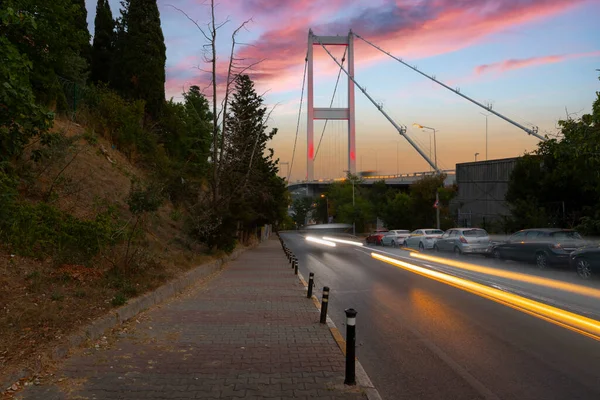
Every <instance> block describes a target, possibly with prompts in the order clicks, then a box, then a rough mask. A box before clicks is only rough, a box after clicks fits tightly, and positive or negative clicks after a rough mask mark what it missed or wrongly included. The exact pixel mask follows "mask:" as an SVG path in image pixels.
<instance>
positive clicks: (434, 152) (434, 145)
mask: <svg viewBox="0 0 600 400" xmlns="http://www.w3.org/2000/svg"><path fill="white" fill-rule="evenodd" d="M413 126H414V127H416V128H419V129H430V130H432V131H433V165H434V166H435V171H436V172H437V171H438V166H437V142H436V139H435V128H430V127H428V126H423V125H420V124H416V123H415V124H413ZM429 148H430V149H431V144H430V145H429Z"/></svg>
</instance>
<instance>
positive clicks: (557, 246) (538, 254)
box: [490, 228, 586, 269]
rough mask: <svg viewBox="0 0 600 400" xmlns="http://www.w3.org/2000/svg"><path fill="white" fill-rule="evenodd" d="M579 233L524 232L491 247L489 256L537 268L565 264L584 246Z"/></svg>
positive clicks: (554, 230)
mask: <svg viewBox="0 0 600 400" xmlns="http://www.w3.org/2000/svg"><path fill="white" fill-rule="evenodd" d="M585 244H586V242H585V241H584V240H583V239H582V238H581V236H580V235H579V233H577V232H576V231H574V230H571V229H557V228H545V229H524V230H522V231H519V232H516V233H514V234H513V235H512V236H511V237H509V238H508V240H507V241H506V242H505V243H497V244H494V245H492V248H491V249H490V254H491V256H492V257H494V258H496V259H500V260H515V261H525V262H533V263H535V264H536V265H537V266H538V268H540V269H544V268H546V267H548V266H549V265H561V264H562V265H568V264H569V254H571V252H573V251H574V250H576V249H578V248H580V247H583V246H585Z"/></svg>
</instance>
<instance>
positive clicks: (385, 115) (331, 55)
mask: <svg viewBox="0 0 600 400" xmlns="http://www.w3.org/2000/svg"><path fill="white" fill-rule="evenodd" d="M315 40H316V41H317V42H318V43H319V44H320V45H321V47H323V49H324V50H325V51H326V52H327V54H329V57H331V59H332V60H333V61H334V62H335V63H336V64H337V65H338V66H339V67H340V68H341V70H342V71H344V73H345V74H346V75H347V76H348V78H350V80H351V81H352V82H353V83H354V85H355V86H356V87H357V88H358V89H359V90H360V91H361V92H363V94H364V95H365V96H367V98H368V99H369V100H371V103H373V104H374V105H375V107H377V109H378V110H379V112H380V113H382V114H383V116H384V117H385V118H386V119H387V120H388V121H389V122H390V123H391V124H392V125H393V126H394V128H396V130H397V131H398V133H399V134H400V135H401V136H403V137H404V138H405V139H406V140H407V141H408V143H410V145H411V146H412V147H413V148H414V149H415V150H416V151H417V152H418V153H419V154H420V155H421V157H423V158H424V159H425V161H427V163H428V164H429V165H431V166H432V167H433V168H434V169H435V170H436V171H437V172H439V169H438V168H437V166H436V165H435V164H434V162H433V161H431V159H430V158H429V157H427V154H425V152H423V150H421V148H420V147H419V146H417V144H416V143H415V142H414V141H413V140H412V138H411V137H410V136H408V135H407V134H406V127H405V126H403V127H400V126H399V125H398V124H397V123H396V122H395V121H394V120H393V119H392V118H391V117H390V116H389V115H388V114H387V113H386V112H385V111H384V110H383V107H382V106H381V105H379V104H377V102H376V101H375V100H373V98H372V97H371V96H370V95H369V94H368V93H367V91H366V90H365V89H364V88H363V87H362V86H360V85H359V84H358V82H356V80H355V79H354V77H352V76H350V74H349V73H348V71H346V70H345V69H344V67H342V65H341V64H340V63H339V62H338V60H337V59H336V58H335V57H334V56H333V54H331V52H330V51H329V50H328V49H327V47H325V46H324V45H323V43H321V40H320V39H319V37H318V36H315Z"/></svg>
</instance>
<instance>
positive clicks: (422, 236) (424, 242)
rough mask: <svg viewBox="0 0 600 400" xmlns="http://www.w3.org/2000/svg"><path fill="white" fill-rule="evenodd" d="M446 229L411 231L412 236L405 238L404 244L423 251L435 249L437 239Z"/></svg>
mask: <svg viewBox="0 0 600 400" xmlns="http://www.w3.org/2000/svg"><path fill="white" fill-rule="evenodd" d="M443 234H444V231H442V230H440V229H417V230H415V231H412V232H411V233H410V236H409V237H407V238H406V239H404V246H405V247H410V248H413V249H417V248H418V249H419V250H421V251H423V250H425V249H433V245H434V244H435V241H436V240H437V239H439V238H440V237H442V235H443Z"/></svg>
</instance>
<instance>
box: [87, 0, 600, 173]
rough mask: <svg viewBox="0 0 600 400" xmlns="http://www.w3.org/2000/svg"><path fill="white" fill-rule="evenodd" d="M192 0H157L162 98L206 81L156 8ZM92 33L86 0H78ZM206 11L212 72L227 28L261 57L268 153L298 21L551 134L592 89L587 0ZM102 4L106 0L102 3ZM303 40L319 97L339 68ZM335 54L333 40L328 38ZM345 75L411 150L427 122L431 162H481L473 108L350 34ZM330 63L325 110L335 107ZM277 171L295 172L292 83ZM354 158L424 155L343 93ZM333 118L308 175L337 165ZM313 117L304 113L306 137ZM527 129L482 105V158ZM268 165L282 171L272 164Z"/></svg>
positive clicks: (401, 1)
mask: <svg viewBox="0 0 600 400" xmlns="http://www.w3.org/2000/svg"><path fill="white" fill-rule="evenodd" d="M206 3H210V2H203V1H198V0H165V1H163V0H159V2H158V4H159V9H160V12H161V20H162V28H163V32H164V35H165V42H166V45H167V83H166V92H167V98H171V97H173V98H174V99H175V100H181V98H182V96H181V93H182V91H183V90H186V89H187V88H189V86H190V85H198V86H200V87H205V86H206V85H207V84H208V82H209V80H208V79H207V77H206V74H205V73H203V72H201V71H199V70H198V69H197V68H195V67H198V66H200V68H205V69H208V65H205V64H204V63H203V58H202V46H203V45H204V44H206V40H205V39H204V38H203V36H202V35H201V33H200V32H199V31H198V30H197V28H196V27H195V26H194V24H193V23H192V22H190V21H189V20H187V19H186V17H185V16H184V15H182V14H181V13H180V12H178V11H177V10H175V9H174V8H172V7H170V6H169V5H173V6H175V7H178V8H180V9H182V10H185V11H186V13H188V14H189V15H190V16H191V17H192V18H193V19H194V20H196V21H197V22H198V23H199V24H200V25H201V26H206V24H207V23H208V22H209V18H210V13H209V12H210V7H208V6H207V5H206ZM86 4H87V8H88V22H89V26H90V32H91V33H92V34H93V23H94V15H95V10H96V0H86ZM217 4H218V6H217V8H216V15H217V20H218V21H221V22H222V21H225V20H226V19H227V18H229V20H230V22H228V23H227V24H226V25H225V26H224V27H223V28H222V29H221V30H219V32H218V35H219V37H218V41H219V45H218V48H219V53H220V55H219V68H220V73H221V74H225V73H226V65H227V59H228V56H229V52H230V50H231V33H232V31H233V30H234V29H235V28H237V27H238V26H239V25H240V24H241V23H242V22H243V21H245V20H249V19H251V21H250V22H249V23H248V24H247V29H246V30H243V31H241V32H240V34H239V35H238V38H237V41H238V42H239V43H240V46H239V47H238V48H237V57H239V58H240V59H244V62H246V63H251V62H256V61H259V60H263V61H261V62H260V63H259V64H258V66H256V67H255V68H254V69H252V71H251V72H250V73H249V75H250V76H251V77H252V79H253V80H254V81H255V82H256V85H257V90H258V91H259V92H260V93H265V94H264V99H265V102H266V104H267V105H268V107H269V108H271V107H273V106H275V110H274V111H273V113H272V115H271V121H270V124H269V125H270V126H272V127H277V128H278V129H279V132H278V134H277V136H276V138H275V139H274V141H273V143H272V145H273V147H274V149H275V155H276V157H278V158H279V159H280V160H281V161H282V162H290V163H291V161H292V150H293V146H294V138H295V135H296V123H297V119H298V110H299V104H300V98H301V95H300V94H301V89H302V76H303V70H304V58H305V55H306V50H307V35H308V29H309V28H312V30H313V32H314V33H315V34H316V35H347V34H348V30H349V29H352V30H353V31H354V32H356V33H358V34H359V35H361V36H363V37H365V38H366V39H368V40H370V41H372V42H374V43H375V44H377V45H378V46H380V47H382V48H384V49H385V50H387V51H389V52H390V53H392V54H394V55H396V56H398V57H401V58H403V59H404V60H405V61H407V62H408V63H409V64H411V65H416V66H417V67H418V68H419V69H420V70H422V71H423V72H425V73H428V74H430V75H435V76H436V77H437V79H439V80H441V81H443V82H445V83H447V84H448V85H450V86H451V87H459V88H460V90H461V93H464V94H466V95H468V96H471V97H473V98H474V99H476V100H478V101H480V102H483V103H491V104H492V105H493V109H494V110H495V111H497V112H499V113H501V114H504V115H506V116H507V117H509V118H511V119H514V120H515V121H517V122H519V123H521V124H523V125H526V126H527V127H531V126H532V125H536V126H538V127H539V132H540V133H541V134H546V133H548V134H554V133H555V132H556V125H557V121H558V120H559V119H561V118H564V117H565V116H566V112H567V111H568V112H569V113H574V115H581V114H582V113H585V112H590V110H591V105H592V102H593V100H594V99H595V92H596V91H597V90H600V82H599V81H598V74H599V72H597V71H596V69H600V25H599V24H598V17H599V16H600V1H599V0H588V1H583V0H502V1H500V0H495V1H493V0H396V1H392V0H368V1H362V0H360V1H352V0H345V1H343V0H313V1H308V0H294V1H291V0H221V1H219V2H217ZM111 7H112V11H113V15H114V16H117V15H118V10H119V2H118V1H116V0H111ZM314 50H315V57H316V61H315V106H316V107H328V106H329V104H330V101H331V96H332V93H333V88H334V85H335V80H336V77H337V73H338V70H339V68H338V67H337V66H336V64H335V63H334V62H333V60H331V59H330V58H329V56H328V55H327V53H325V51H324V50H323V49H322V48H318V47H317V46H315V47H314ZM331 51H332V53H333V54H334V55H335V56H336V57H337V58H338V60H340V59H341V56H342V53H343V48H342V47H336V48H331ZM355 69H356V76H355V78H356V81H357V82H358V83H359V84H360V85H361V86H363V87H366V90H367V92H368V93H369V94H370V95H371V96H372V97H374V98H375V99H376V101H377V102H379V103H381V104H383V107H384V109H385V110H386V111H387V112H388V113H389V114H390V115H391V116H392V118H393V119H394V120H395V121H396V122H397V123H398V124H402V125H406V126H407V127H408V133H409V135H410V136H411V137H412V138H414V139H415V140H416V141H417V142H418V143H419V144H420V146H421V147H422V149H423V151H424V152H426V153H429V152H430V151H431V152H433V149H432V148H431V147H433V146H431V147H430V140H432V138H431V136H432V135H431V134H430V132H429V131H422V130H421V129H417V128H414V127H413V126H412V124H413V123H419V124H421V125H426V126H430V127H433V128H435V129H436V130H438V132H437V134H436V137H437V158H438V163H439V165H440V166H441V167H442V168H446V169H454V167H455V164H456V163H459V162H466V161H473V160H474V157H475V153H479V156H478V160H483V159H485V147H486V146H485V145H486V140H485V124H486V117H485V116H484V115H482V114H481V113H482V112H484V110H483V109H481V108H479V107H477V106H475V105H474V104H471V103H469V102H468V101H466V100H464V99H462V98H460V97H459V96H457V95H456V94H454V93H452V92H450V91H448V90H447V89H444V88H442V87H441V86H439V85H437V84H436V83H434V82H432V81H430V80H428V79H426V78H424V77H422V76H420V75H419V74H417V73H416V72H414V71H412V70H410V69H409V68H407V67H405V66H403V65H401V64H400V63H398V62H397V61H395V60H393V59H391V58H389V57H388V56H387V55H385V54H382V53H379V52H378V51H377V50H375V49H373V48H372V47H370V46H369V45H367V44H366V43H364V42H361V41H360V40H358V39H356V41H355ZM346 85H347V84H346V79H345V76H344V74H342V80H341V81H340V89H339V90H338V95H337V96H336V98H335V99H334V107H336V106H337V107H344V106H346V100H345V99H346V96H347V90H346ZM300 118H301V119H300V130H299V134H298V141H297V148H296V154H295V158H294V164H293V168H292V174H291V180H296V179H304V178H305V176H306V124H307V121H306V90H305V98H304V103H303V109H302V114H301V117H300ZM356 123H357V129H356V140H357V168H359V169H361V170H374V169H377V170H379V171H380V172H382V173H389V174H392V173H396V172H400V173H405V172H416V171H426V170H429V166H428V165H427V163H426V162H425V161H424V160H423V159H422V158H421V157H420V156H419V155H418V153H417V152H416V151H415V150H414V149H413V148H412V147H411V146H410V145H409V144H408V142H407V141H406V140H405V139H404V138H402V137H400V136H399V134H398V133H397V131H396V130H395V129H394V128H393V126H392V125H391V124H390V123H389V122H388V121H387V120H386V119H385V118H384V116H383V115H381V114H380V113H379V111H378V110H377V109H376V108H375V106H374V105H373V104H371V103H370V102H369V100H368V99H367V98H366V97H365V96H364V95H363V94H362V93H360V91H358V90H356ZM346 126H347V125H346V123H345V121H334V122H330V123H329V125H328V128H327V130H326V131H325V134H324V137H323V141H322V144H321V147H320V149H319V153H318V155H317V158H316V164H315V178H332V177H340V176H342V175H343V172H342V171H343V170H344V169H346V165H347V164H346V163H347V155H346V146H347V144H346V143H347V142H346V140H347V127H346ZM322 127H323V122H322V121H318V122H316V123H315V140H316V143H318V140H319V138H320V136H321V132H322ZM537 142H538V139H536V138H534V137H530V136H528V135H527V134H526V133H525V132H524V131H522V130H520V129H519V128H517V127H514V126H513V125H511V124H509V123H507V122H505V121H503V120H501V119H500V118H498V117H496V116H493V115H492V116H489V117H488V158H489V159H495V158H504V157H513V156H518V155H520V154H523V152H525V151H530V150H532V149H534V148H535V147H536V143H537ZM286 168H287V167H286V166H285V165H284V166H282V168H281V169H282V175H285V173H286Z"/></svg>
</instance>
